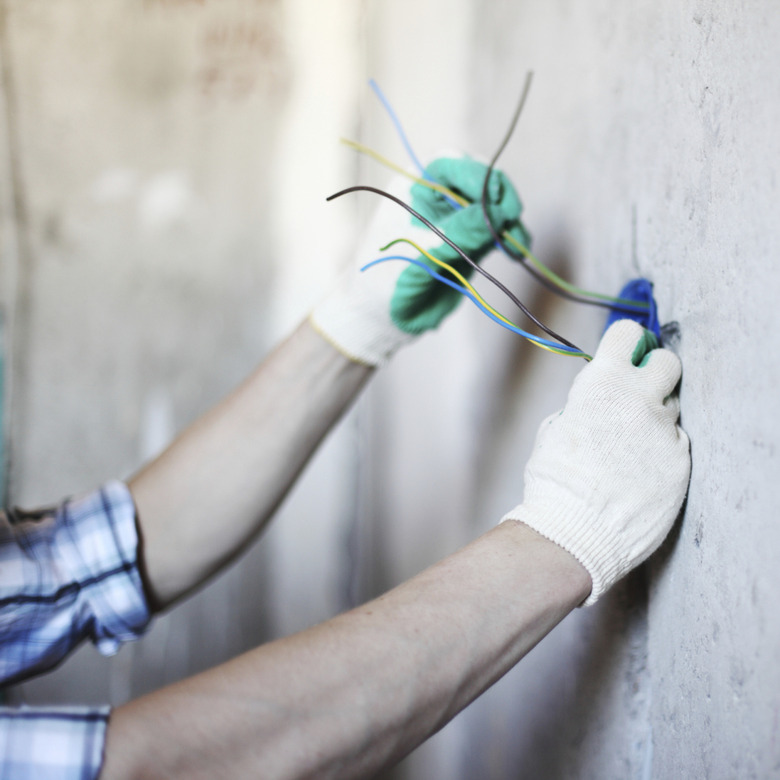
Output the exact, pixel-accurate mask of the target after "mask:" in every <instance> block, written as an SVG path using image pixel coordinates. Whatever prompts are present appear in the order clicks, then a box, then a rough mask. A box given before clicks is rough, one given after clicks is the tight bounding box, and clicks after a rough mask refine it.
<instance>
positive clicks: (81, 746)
mask: <svg viewBox="0 0 780 780" xmlns="http://www.w3.org/2000/svg"><path fill="white" fill-rule="evenodd" d="M108 715H109V708H108V707H56V708H54V707H46V708H43V707H29V708H28V707H22V708H10V707H0V777H2V778H3V780H94V779H95V778H97V776H98V774H99V773H100V768H101V766H102V763H103V745H104V743H105V739H106V725H107V723H108Z"/></svg>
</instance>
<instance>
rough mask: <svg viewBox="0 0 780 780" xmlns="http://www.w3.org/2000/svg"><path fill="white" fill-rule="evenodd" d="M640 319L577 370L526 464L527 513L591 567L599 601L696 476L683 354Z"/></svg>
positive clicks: (526, 519) (521, 510)
mask: <svg viewBox="0 0 780 780" xmlns="http://www.w3.org/2000/svg"><path fill="white" fill-rule="evenodd" d="M655 346H656V344H655V339H654V337H653V336H652V334H649V332H648V331H645V330H644V329H643V328H642V327H641V326H640V325H639V324H638V323H636V322H632V321H630V320H621V321H619V322H616V323H615V324H614V325H612V327H610V328H609V330H608V331H607V332H606V334H605V335H604V337H603V339H602V341H601V344H600V345H599V348H598V351H597V352H596V355H595V357H594V358H593V360H592V362H591V363H589V364H588V365H587V366H586V367H585V368H584V369H583V370H582V371H581V372H580V373H579V375H578V376H577V378H576V379H575V380H574V384H573V385H572V388H571V391H570V392H569V397H568V400H567V402H566V406H565V407H564V409H563V410H562V411H561V412H557V413H556V414H553V415H552V416H551V417H548V418H547V419H546V420H545V421H544V422H543V423H542V425H541V427H540V428H539V432H538V434H537V437H536V442H535V444H534V450H533V454H532V455H531V458H530V460H529V461H528V464H527V466H526V470H525V496H524V500H523V503H522V504H520V505H519V506H517V507H516V508H515V509H513V510H512V511H511V512H509V513H508V514H507V515H506V516H505V517H504V518H502V522H503V521H504V520H520V521H521V522H523V523H525V524H526V525H529V526H530V527H531V528H533V529H534V530H535V531H537V532H538V533H540V534H541V535H542V536H545V537H546V538H547V539H550V540H551V541H553V542H555V543H556V544H558V545H560V546H561V547H563V548H564V549H565V550H567V551H568V552H570V553H571V554H572V555H573V556H574V557H575V558H576V559H577V560H578V561H579V562H580V563H581V564H582V565H583V566H584V567H585V568H586V569H587V570H588V572H589V573H590V576H591V579H592V581H593V589H592V591H591V593H590V596H589V597H588V599H587V600H586V601H585V602H584V603H585V604H586V605H588V604H593V603H595V602H596V600H597V599H598V598H599V597H600V596H601V594H602V593H604V592H605V591H606V590H608V589H609V588H610V587H611V586H612V585H613V584H614V583H615V582H616V581H617V580H619V579H620V578H621V577H623V576H624V575H625V574H627V573H628V572H629V571H631V569H633V568H634V567H635V566H638V565H639V564H640V563H642V562H643V561H644V560H645V559H646V558H647V557H648V556H649V555H650V554H651V553H652V552H653V551H654V550H655V549H656V548H657V547H658V546H659V545H660V544H661V542H662V541H663V539H664V537H665V536H666V534H667V533H668V532H669V530H670V528H671V527H672V524H673V523H674V520H675V518H676V517H677V514H678V512H679V511H680V507H681V506H682V502H683V500H684V498H685V493H686V490H687V486H688V479H689V477H690V469H691V459H690V448H689V441H688V437H687V436H686V434H685V432H684V431H683V430H682V429H681V428H680V427H679V426H678V425H677V420H678V418H679V415H680V402H679V399H678V397H677V395H676V393H674V390H675V387H676V386H677V383H678V381H679V379H680V373H681V366H680V361H679V359H678V358H677V356H676V355H674V354H673V353H672V352H669V351H668V350H665V349H654V348H653V347H655Z"/></svg>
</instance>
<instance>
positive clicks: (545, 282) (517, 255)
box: [482, 71, 637, 312]
mask: <svg viewBox="0 0 780 780" xmlns="http://www.w3.org/2000/svg"><path fill="white" fill-rule="evenodd" d="M533 75H534V74H533V71H529V72H528V75H526V77H525V85H524V86H523V91H522V93H521V95H520V100H519V101H518V104H517V108H516V109H515V113H514V116H513V117H512V121H511V122H510V123H509V130H507V132H506V135H505V136H504V138H503V140H502V141H501V145H500V146H499V147H498V151H497V152H496V153H495V154H494V155H493V159H492V160H491V161H490V165H488V169H487V173H486V174H485V181H484V183H483V185H482V216H483V217H484V219H485V224H486V225H487V229H488V230H489V231H490V235H491V236H493V240H494V241H495V242H496V244H497V245H498V246H499V247H501V249H503V250H504V252H506V253H507V254H508V255H509V256H510V257H512V258H514V259H515V260H518V261H519V262H520V264H521V265H522V266H523V268H525V270H526V271H528V273H529V274H531V276H533V277H534V279H536V281H537V282H539V283H540V284H541V285H542V286H544V287H546V288H547V289H548V290H550V292H554V293H555V294H556V295H560V296H561V298H566V299H567V300H570V301H574V302H575V303H586V304H588V305H590V306H600V307H602V308H604V309H609V310H610V311H612V310H613V309H618V310H620V311H627V312H636V311H637V308H636V307H633V306H621V305H620V304H618V303H608V302H607V301H599V300H594V299H592V298H586V297H585V296H582V295H577V294H576V293H570V292H569V291H568V290H563V289H561V288H560V287H558V285H556V284H555V283H553V282H551V281H550V280H549V279H548V278H547V277H546V276H544V275H543V274H541V273H539V271H537V270H536V269H535V268H534V267H533V266H531V265H529V263H528V258H527V257H526V256H525V255H524V254H522V253H521V252H518V251H516V250H515V249H514V247H510V246H509V245H508V244H507V243H506V242H505V241H504V240H503V238H501V236H500V235H499V234H498V232H497V231H496V229H495V228H494V227H493V223H492V221H491V219H490V214H489V213H488V210H487V190H488V182H489V181H490V175H491V174H492V173H493V169H494V168H495V165H496V163H497V162H498V158H499V157H500V156H501V154H502V153H503V151H504V149H505V148H506V145H507V144H508V143H509V139H510V138H511V137H512V135H513V133H514V132H515V127H517V120H518V119H519V118H520V114H521V112H522V110H523V106H524V105H525V100H526V98H527V97H528V92H529V90H530V89H531V81H532V80H533Z"/></svg>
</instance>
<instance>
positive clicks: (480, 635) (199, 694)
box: [101, 522, 591, 780]
mask: <svg viewBox="0 0 780 780" xmlns="http://www.w3.org/2000/svg"><path fill="white" fill-rule="evenodd" d="M590 588H591V581H590V576H589V575H588V572H587V571H586V570H585V569H584V568H583V567H582V566H581V565H580V564H579V563H578V562H577V560H576V559H575V558H574V557H573V556H571V555H570V554H569V553H567V552H565V551H564V550H562V549H561V548H560V547H559V546H557V545H556V544H553V543H552V542H549V541H547V540H546V539H544V538H543V537H542V536H540V535H538V534H537V533H536V532H534V531H532V530H531V529H530V528H528V527H527V526H525V525H522V524H520V523H516V522H508V523H503V524H502V525H500V526H499V527H498V528H495V529H493V530H492V531H489V532H488V533H486V534H484V535H483V536H482V537H480V538H479V539H477V540H476V541H475V542H473V543H472V544H470V545H469V546H468V547H465V548H464V549H463V550H461V551H460V552H458V553H456V554H454V555H452V556H450V557H449V558H447V559H445V560H444V561H442V562H441V563H439V564H437V565H436V566H433V567H432V568H430V569H428V570H426V571H424V572H423V573H422V574H420V575H418V576H417V577H414V578H413V579H411V580H409V581H408V582H406V583H405V584H403V585H401V586H399V587H397V588H395V589H394V590H392V591H390V592H389V593H387V594H386V595H384V596H381V597H380V598H378V599H376V600H374V601H372V602H369V603H368V604H365V605H364V606H362V607H359V608H357V609H354V610H352V611H351V612H348V613H346V614H344V615H341V616H339V617H337V618H334V619H332V620H329V621H328V622H326V623H323V624H321V625H319V626H316V627H314V628H312V629H309V630H307V631H304V632H302V633H300V634H296V635H294V636H292V637H289V638H286V639H282V640H279V641H276V642H273V643H271V644H268V645H265V646H263V647H260V648H259V649H257V650H254V651H251V652H248V653H246V654H244V655H242V656H240V657H238V658H236V659H235V660H233V661H230V662H228V663H226V664H223V665H221V666H219V667H216V668H215V669H212V670H209V671H207V672H204V673H203V674H200V675H198V676H196V677H193V678H190V679H188V680H185V681H183V682H180V683H177V684H175V685H171V686H169V687H167V688H164V689H162V690H160V691H158V692H156V693H152V694H150V695H148V696H145V697H143V698H141V699H138V700H136V701H134V702H131V703H130V704H127V705H125V706H123V707H119V708H117V709H115V710H114V712H113V714H112V716H111V720H110V722H109V729H108V740H107V747H106V761H105V765H104V769H103V772H102V774H101V778H103V780H114V778H158V777H159V778H172V777H187V778H190V779H195V778H212V777H220V778H234V777H235V778H244V777H258V776H260V777H267V778H303V777H317V778H329V777H332V778H339V779H340V780H342V779H344V778H351V777H369V776H371V775H372V774H373V773H374V772H376V771H378V770H379V769H381V768H382V767H386V766H389V765H391V764H393V763H394V762H396V761H398V760H399V759H400V758H402V757H403V756H404V755H406V754H407V753H409V752H410V751H411V750H412V749H413V748H414V747H416V746H417V745H418V744H420V743H421V742H422V741H423V740H424V739H426V738H427V737H429V736H430V735H431V734H433V733H434V732H436V731H437V730H438V729H440V728H441V727H442V726H443V725H444V724H445V723H447V721H449V720H450V719H451V718H452V717H453V716H454V715H455V714H456V713H457V712H459V711H460V710H461V709H462V708H463V707H465V706H466V705H467V704H468V703H469V702H471V701H472V700H473V699H474V698H476V697H477V696H478V695H479V694H480V693H482V692H483V691H484V690H485V689H486V688H487V687H488V686H490V685H491V684H492V683H494V682H495V681H496V680H497V679H498V678H499V677H501V676H502V675H503V674H504V673H505V672H507V671H508V670H509V669H510V668H511V667H512V666H513V665H514V664H515V663H516V662H517V661H518V660H519V659H520V658H521V657H522V656H523V655H525V653H527V652H528V651H529V650H530V649H531V648H532V647H533V646H534V645H535V644H536V643H537V642H538V641H539V640H540V639H541V638H542V637H543V636H544V635H545V634H547V633H548V632H549V631H550V630H551V629H552V628H553V627H554V626H555V625H556V624H557V623H558V622H559V621H560V620H561V619H562V618H563V617H564V616H565V615H566V614H568V612H569V611H570V610H572V609H573V608H574V607H575V606H577V605H578V604H579V603H581V602H582V601H583V600H584V599H585V598H586V597H587V596H588V593H589V592H590Z"/></svg>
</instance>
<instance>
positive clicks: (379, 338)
mask: <svg viewBox="0 0 780 780" xmlns="http://www.w3.org/2000/svg"><path fill="white" fill-rule="evenodd" d="M309 322H310V323H311V325H312V327H313V328H314V329H315V330H316V331H317V332H318V333H319V334H320V335H321V336H322V337H323V338H324V339H325V340H326V341H328V342H329V343H330V344H332V345H333V346H334V347H335V348H336V349H338V350H339V352H341V353H342V354H343V355H345V356H346V357H348V358H349V359H350V360H353V361H355V362H356V363H362V364H363V365H366V366H377V367H379V366H382V365H384V364H385V363H386V362H387V361H388V360H389V359H390V358H391V357H392V356H393V354H394V353H395V352H396V350H398V349H399V348H400V347H401V346H403V345H404V344H407V343H408V342H410V341H411V340H412V339H413V338H414V336H412V335H411V334H409V333H404V332H403V331H401V330H399V329H398V328H397V327H396V325H395V324H394V323H393V321H392V320H391V319H390V312H389V309H388V306H387V303H384V302H382V301H374V300H372V299H371V298H370V297H369V296H366V295H364V294H362V291H360V290H356V289H355V287H354V286H351V287H349V288H347V289H345V290H343V291H336V292H334V293H333V294H332V295H330V296H329V297H328V298H326V299H325V300H323V301H322V302H321V303H320V304H319V305H318V306H316V307H315V309H314V311H312V313H311V314H310V315H309Z"/></svg>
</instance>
